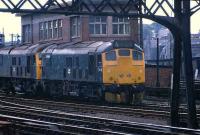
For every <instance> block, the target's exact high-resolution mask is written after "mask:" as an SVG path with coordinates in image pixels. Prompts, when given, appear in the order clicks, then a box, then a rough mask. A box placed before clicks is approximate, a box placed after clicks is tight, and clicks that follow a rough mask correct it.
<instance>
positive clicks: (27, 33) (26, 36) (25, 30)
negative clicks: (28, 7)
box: [22, 24, 31, 43]
mask: <svg viewBox="0 0 200 135" xmlns="http://www.w3.org/2000/svg"><path fill="white" fill-rule="evenodd" d="M22 40H23V43H28V42H31V25H30V24H27V25H23V26H22Z"/></svg>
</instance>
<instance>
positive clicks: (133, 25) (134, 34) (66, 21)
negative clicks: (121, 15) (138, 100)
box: [21, 14, 139, 44]
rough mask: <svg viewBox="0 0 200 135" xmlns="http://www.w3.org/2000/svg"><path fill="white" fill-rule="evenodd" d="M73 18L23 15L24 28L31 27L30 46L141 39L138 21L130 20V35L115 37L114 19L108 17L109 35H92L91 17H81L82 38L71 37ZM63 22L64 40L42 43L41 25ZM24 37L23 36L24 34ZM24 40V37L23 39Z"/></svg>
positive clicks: (136, 40)
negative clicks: (53, 21)
mask: <svg viewBox="0 0 200 135" xmlns="http://www.w3.org/2000/svg"><path fill="white" fill-rule="evenodd" d="M71 17H73V16H64V15H49V14H35V15H30V14H27V15H21V22H22V28H23V26H24V25H28V24H30V25H31V41H30V42H29V44H37V43H46V42H56V43H59V42H72V41H88V40H93V41H99V40H103V41H109V40H115V39H118V40H134V41H135V42H136V43H138V41H139V40H138V39H139V28H138V27H139V24H138V20H137V19H131V18H130V34H129V35H113V34H112V17H111V16H108V17H107V34H106V35H90V33H89V16H86V15H82V16H80V21H81V27H80V37H76V38H72V37H71V20H70V18H71ZM57 19H61V20H62V25H63V28H62V38H58V39H51V40H45V41H40V40H39V23H40V22H46V21H52V20H57ZM22 35H23V34H22ZM22 38H23V37H22Z"/></svg>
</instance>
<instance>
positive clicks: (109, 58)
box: [106, 51, 116, 61]
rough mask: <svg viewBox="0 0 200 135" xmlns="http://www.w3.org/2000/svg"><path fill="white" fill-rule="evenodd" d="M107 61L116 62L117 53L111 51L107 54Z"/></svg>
mask: <svg viewBox="0 0 200 135" xmlns="http://www.w3.org/2000/svg"><path fill="white" fill-rule="evenodd" d="M106 60H107V61H114V60H116V53H115V51H110V52H108V53H106Z"/></svg>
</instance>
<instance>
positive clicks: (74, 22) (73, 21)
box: [71, 16, 81, 38]
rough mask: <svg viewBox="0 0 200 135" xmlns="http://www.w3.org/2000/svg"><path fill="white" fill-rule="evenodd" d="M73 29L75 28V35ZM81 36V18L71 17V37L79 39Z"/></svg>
mask: <svg viewBox="0 0 200 135" xmlns="http://www.w3.org/2000/svg"><path fill="white" fill-rule="evenodd" d="M73 27H75V34H74V35H73ZM80 35H81V20H80V16H74V17H71V37H72V38H77V37H80Z"/></svg>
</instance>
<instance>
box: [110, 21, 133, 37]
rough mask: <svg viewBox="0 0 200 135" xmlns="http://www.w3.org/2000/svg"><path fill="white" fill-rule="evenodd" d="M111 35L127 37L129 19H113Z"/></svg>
mask: <svg viewBox="0 0 200 135" xmlns="http://www.w3.org/2000/svg"><path fill="white" fill-rule="evenodd" d="M112 27H113V34H116V35H129V34H130V22H129V18H125V17H124V18H119V17H113V24H112Z"/></svg>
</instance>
